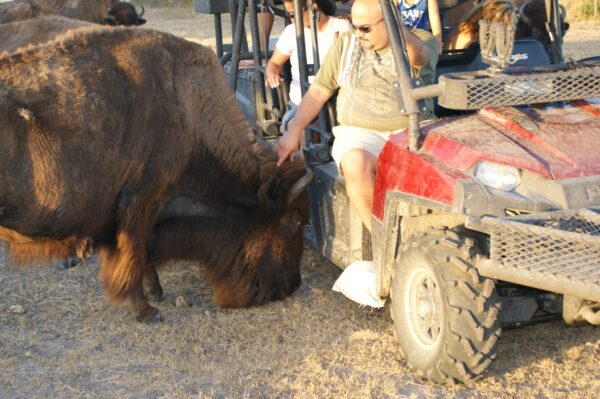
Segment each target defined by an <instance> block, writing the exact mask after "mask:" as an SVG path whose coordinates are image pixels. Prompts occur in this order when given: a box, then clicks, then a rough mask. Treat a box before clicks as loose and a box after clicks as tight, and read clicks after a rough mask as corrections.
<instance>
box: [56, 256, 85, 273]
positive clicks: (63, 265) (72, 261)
mask: <svg viewBox="0 0 600 399" xmlns="http://www.w3.org/2000/svg"><path fill="white" fill-rule="evenodd" d="M79 264H81V259H79V258H78V257H76V256H69V257H68V258H65V259H63V260H61V261H60V262H59V263H58V268H59V269H60V270H67V269H71V268H73V267H75V266H77V265H79Z"/></svg>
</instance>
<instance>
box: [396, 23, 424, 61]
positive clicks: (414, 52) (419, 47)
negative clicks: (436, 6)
mask: <svg viewBox="0 0 600 399" xmlns="http://www.w3.org/2000/svg"><path fill="white" fill-rule="evenodd" d="M401 29H402V33H403V34H404V40H405V41H406V51H407V53H408V59H409V61H410V65H411V66H413V67H417V68H418V67H420V66H422V65H423V64H425V63H426V62H427V60H428V59H429V52H428V50H427V46H425V43H423V41H422V40H421V39H419V38H418V37H417V36H415V35H414V34H413V33H412V32H411V31H410V30H409V29H408V28H406V27H405V26H404V25H402V26H401Z"/></svg>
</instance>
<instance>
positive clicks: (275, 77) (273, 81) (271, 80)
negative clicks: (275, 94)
mask: <svg viewBox="0 0 600 399" xmlns="http://www.w3.org/2000/svg"><path fill="white" fill-rule="evenodd" d="M275 69H276V68H272V69H271V68H267V78H266V79H265V82H266V84H267V86H269V87H270V88H271V89H274V88H276V87H279V83H280V82H281V81H282V80H283V79H282V78H281V76H280V75H279V70H276V71H275Z"/></svg>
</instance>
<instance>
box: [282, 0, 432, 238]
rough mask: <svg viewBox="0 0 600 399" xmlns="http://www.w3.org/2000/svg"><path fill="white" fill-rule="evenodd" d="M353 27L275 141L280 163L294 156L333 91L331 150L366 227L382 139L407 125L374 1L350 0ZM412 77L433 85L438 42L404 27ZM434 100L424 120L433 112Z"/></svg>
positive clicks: (330, 55)
mask: <svg viewBox="0 0 600 399" xmlns="http://www.w3.org/2000/svg"><path fill="white" fill-rule="evenodd" d="M352 21H353V25H352V27H353V31H354V33H352V32H347V33H345V34H343V35H342V36H340V38H339V39H338V40H336V42H335V43H334V45H333V46H332V47H331V49H330V50H329V53H328V55H327V57H326V59H325V62H324V64H323V65H322V66H321V69H320V70H319V72H318V74H317V76H316V78H315V81H314V82H313V84H312V85H311V86H310V88H309V89H308V91H307V92H306V94H305V95H304V97H303V98H302V102H301V103H300V105H299V107H298V112H297V114H296V117H295V118H294V119H292V120H291V121H290V123H289V125H288V130H287V132H286V133H285V134H284V136H283V137H282V138H281V139H280V140H279V142H278V143H277V153H278V157H279V161H278V163H279V164H281V163H283V162H284V161H285V160H286V159H287V158H290V159H292V160H293V158H294V154H295V153H296V150H297V149H298V145H299V142H300V139H301V137H302V136H303V135H302V133H303V131H304V129H305V128H306V126H308V124H309V123H310V122H311V121H312V120H313V119H314V118H315V117H316V116H317V114H318V113H319V111H320V110H321V108H322V107H323V105H324V104H325V103H326V102H327V100H329V98H331V96H332V95H333V94H334V93H335V92H336V91H338V98H337V117H338V120H339V123H340V125H339V126H335V127H334V128H333V134H334V136H335V141H334V144H333V149H332V156H333V158H334V160H335V162H336V164H337V166H338V169H339V171H340V173H341V175H342V176H344V179H345V183H346V192H347V194H348V197H349V199H350V203H351V204H352V207H353V208H354V209H355V210H356V211H357V213H358V215H359V216H360V218H361V220H362V221H363V223H364V224H365V226H366V227H367V228H368V229H369V230H371V213H372V208H373V189H374V185H375V170H376V167H377V157H378V155H379V152H380V151H381V149H382V148H383V146H384V144H385V142H386V141H387V139H388V138H389V137H390V135H391V134H392V133H393V131H395V130H398V129H404V128H406V127H407V124H408V117H407V115H405V114H403V113H402V111H401V110H400V108H401V107H400V106H399V102H398V99H399V96H400V93H399V91H398V90H396V89H395V88H394V86H393V83H394V82H395V81H396V80H397V78H398V70H397V67H396V65H395V62H394V59H393V54H392V50H391V48H390V46H389V38H388V35H387V31H386V28H385V24H384V23H383V16H382V13H381V9H380V7H379V2H378V1H377V0H356V2H355V3H354V5H353V6H352ZM401 29H402V30H403V34H404V37H405V41H406V50H407V52H408V58H409V62H410V65H411V67H412V72H413V74H414V76H415V77H416V78H417V79H418V80H419V81H420V83H421V85H427V84H432V83H433V80H434V78H435V65H436V63H437V61H438V46H437V42H436V39H435V38H434V37H433V35H432V34H431V33H430V32H427V31H424V30H419V29H414V30H410V29H408V28H406V27H404V26H402V27H401ZM432 110H433V102H432V101H431V100H429V101H427V111H426V112H424V113H423V114H422V115H421V120H426V119H431V118H434V117H435V115H434V114H433V111H432Z"/></svg>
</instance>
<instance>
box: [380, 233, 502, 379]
mask: <svg viewBox="0 0 600 399" xmlns="http://www.w3.org/2000/svg"><path fill="white" fill-rule="evenodd" d="M409 240H410V242H409V243H408V244H409V245H407V246H406V247H405V248H407V250H406V251H404V252H403V253H402V255H401V257H400V259H399V260H398V261H397V262H396V264H395V265H394V268H393V274H392V285H391V298H392V304H391V313H392V319H393V320H394V329H395V332H396V337H397V339H398V344H399V346H400V351H401V352H402V354H403V355H404V357H405V358H406V360H407V362H408V364H409V365H410V366H411V367H412V368H414V369H416V370H417V372H418V373H419V374H420V375H421V376H422V377H425V378H427V379H429V380H430V381H432V382H436V383H452V384H454V383H457V382H466V381H468V380H471V379H473V378H475V377H477V376H479V375H480V374H481V373H483V371H484V370H485V369H486V368H487V367H488V366H489V365H490V364H491V362H492V360H493V359H494V358H495V356H496V344H497V340H498V338H499V336H500V332H501V329H500V321H499V320H498V314H499V312H500V300H499V298H498V295H497V293H496V291H495V287H494V282H493V281H492V280H490V279H488V278H484V277H481V276H480V275H479V273H478V272H477V268H476V263H477V259H478V253H479V251H478V248H477V246H476V245H475V242H474V240H472V239H465V238H462V237H460V236H459V235H458V234H456V233H454V232H452V231H447V230H433V229H432V230H431V231H429V232H427V233H426V234H424V235H421V236H417V237H412V238H410V239H409Z"/></svg>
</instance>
